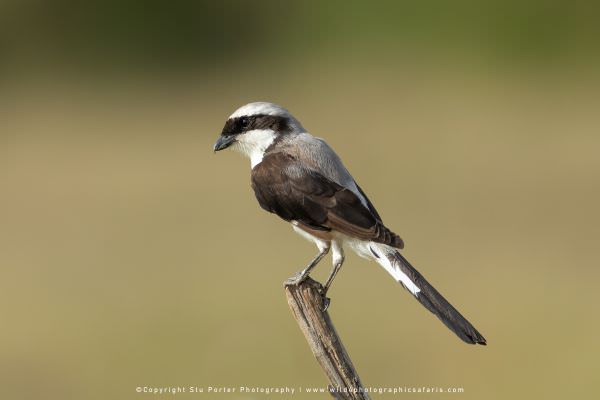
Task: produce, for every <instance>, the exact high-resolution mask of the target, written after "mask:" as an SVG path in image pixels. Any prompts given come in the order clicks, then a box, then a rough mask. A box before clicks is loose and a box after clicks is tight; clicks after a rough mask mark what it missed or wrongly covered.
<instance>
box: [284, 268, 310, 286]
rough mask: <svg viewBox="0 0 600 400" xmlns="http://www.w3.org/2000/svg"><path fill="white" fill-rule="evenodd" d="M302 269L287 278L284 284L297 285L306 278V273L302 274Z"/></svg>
mask: <svg viewBox="0 0 600 400" xmlns="http://www.w3.org/2000/svg"><path fill="white" fill-rule="evenodd" d="M302 272H303V271H300V272H298V273H296V274H294V275H292V276H290V277H289V278H287V279H286V280H285V282H284V284H285V286H298V285H299V284H301V283H302V282H304V281H305V280H306V278H308V274H303V273H302Z"/></svg>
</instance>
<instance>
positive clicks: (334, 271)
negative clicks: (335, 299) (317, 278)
mask: <svg viewBox="0 0 600 400" xmlns="http://www.w3.org/2000/svg"><path fill="white" fill-rule="evenodd" d="M334 254H335V253H334ZM335 258H337V259H336V260H335V262H334V264H333V269H332V270H331V273H330V274H329V277H328V278H327V282H325V287H323V290H322V291H321V296H323V311H326V310H327V308H328V307H329V303H330V301H331V300H330V299H329V297H327V291H328V290H329V288H330V287H331V284H332V283H333V278H335V276H336V275H337V273H338V271H339V270H340V268H342V264H343V263H344V254H340V255H339V256H338V257H335Z"/></svg>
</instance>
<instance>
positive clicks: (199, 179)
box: [0, 0, 600, 399]
mask: <svg viewBox="0 0 600 400" xmlns="http://www.w3.org/2000/svg"><path fill="white" fill-rule="evenodd" d="M598 11H599V8H598V7H597V6H596V4H594V2H585V1H559V0H556V1H545V2H541V1H533V0H525V1H512V0H510V1H488V2H475V1H454V2H445V1H433V0H429V1H422V2H358V1H350V2H348V1H346V2H340V1H328V2H310V1H302V2H277V1H260V2H245V1H221V2H204V1H182V0H179V1H171V2H160V1H145V2H133V1H123V0H122V1H114V0H107V1H87V2H80V1H65V0H63V1H52V2H50V1H42V0H18V1H17V0H14V1H11V0H4V1H1V2H0V121H1V122H0V124H1V129H0V187H1V192H0V194H1V196H0V227H1V228H0V264H1V268H0V309H1V310H0V318H1V319H0V321H1V325H2V328H1V330H0V388H1V390H2V393H3V395H2V397H6V398H11V399H17V398H23V399H39V398H45V399H66V398H73V399H106V398H110V399H130V398H141V397H152V395H148V394H137V393H136V392H135V388H136V387H137V386H151V387H163V386H178V385H180V386H219V385H224V386H234V387H237V386H285V385H287V386H293V387H298V386H302V387H312V386H324V385H325V384H326V380H325V377H324V376H323V375H322V372H321V370H320V368H319V367H318V365H317V363H316V361H315V360H314V358H313V356H312V354H310V352H309V350H308V347H307V345H306V343H305V341H304V338H303V337H302V335H301V333H300V331H299V330H298V328H297V326H296V324H295V322H294V320H293V319H292V317H291V315H290V312H289V310H288V307H287V304H286V301H285V297H284V293H283V289H282V282H283V280H284V279H285V278H286V277H288V276H290V275H291V274H292V273H294V272H295V271H297V270H298V269H300V268H301V267H303V266H304V265H305V264H306V262H307V261H308V260H309V259H310V258H311V257H312V256H314V254H315V248H314V247H313V245H312V244H310V243H308V242H306V241H304V240H303V239H301V238H300V237H299V236H297V235H295V234H294V233H293V232H292V230H291V229H290V227H289V226H288V225H286V224H284V223H282V222H281V221H279V220H278V219H277V218H276V217H274V216H270V215H267V214H266V213H264V212H263V211H262V210H260V208H259V206H258V205H257V203H256V201H255V199H254V196H253V193H252V190H251V189H250V187H249V162H248V160H245V159H243V158H242V157H240V156H239V155H237V154H233V153H227V152H224V153H219V154H218V155H216V156H215V155H213V153H212V151H211V146H212V144H213V142H214V140H215V139H216V136H217V135H218V134H219V132H220V129H221V128H222V125H223V123H224V121H225V119H226V118H227V116H228V115H229V114H230V113H231V112H233V110H234V109H236V108H237V107H239V106H240V105H242V104H244V103H247V102H249V101H257V100H267V101H273V102H277V103H279V104H282V105H283V106H285V107H287V108H289V109H290V110H291V111H292V113H294V115H295V116H296V117H298V119H299V120H301V121H302V122H303V125H304V126H305V127H306V128H307V129H308V130H309V131H310V132H311V133H313V134H315V135H316V136H320V137H324V138H326V140H327V141H328V142H329V143H330V144H331V145H332V146H333V147H334V148H335V149H336V150H337V151H338V153H339V154H340V156H341V157H342V158H343V159H344V160H345V162H346V165H347V167H348V168H349V169H350V170H351V171H352V173H353V175H354V176H355V177H356V179H357V180H358V182H359V183H360V184H361V186H362V187H363V188H364V189H365V191H366V192H367V193H368V194H369V196H370V198H371V200H372V201H373V202H374V204H375V205H376V207H377V208H378V210H379V212H380V213H381V214H382V216H383V218H384V221H385V222H386V224H387V225H388V226H389V227H391V228H392V229H393V230H394V231H396V232H397V233H399V234H400V235H401V236H402V237H403V238H404V240H405V242H406V250H405V251H404V254H405V255H406V256H407V258H408V259H410V260H411V261H413V264H414V265H415V266H416V267H417V268H419V269H420V271H421V272H422V273H423V274H424V275H425V276H426V277H428V278H429V280H430V281H431V282H432V283H433V284H434V285H435V286H436V287H437V288H439V290H440V291H441V292H442V293H443V294H445V295H446V297H447V298H448V299H449V300H450V301H451V302H452V303H453V304H454V305H455V306H456V307H457V308H458V309H459V310H461V311H462V312H463V313H464V314H465V315H466V316H467V317H468V318H469V319H470V320H471V321H473V323H474V324H475V325H476V327H477V328H478V329H479V330H480V331H481V332H482V333H483V334H484V336H485V337H486V338H487V339H488V343H489V345H488V346H487V347H485V348H484V347H473V346H467V345H465V344H463V343H461V342H460V341H459V340H458V339H457V338H456V337H454V336H453V335H452V334H451V333H450V332H449V331H448V330H447V329H446V328H445V327H444V326H443V325H442V324H440V323H439V321H437V320H436V319H435V318H434V317H433V316H432V315H430V314H429V313H428V312H426V311H425V310H424V309H423V308H422V307H421V306H420V305H419V304H418V303H417V302H416V301H414V300H413V299H411V298H410V296H409V295H408V294H407V293H405V292H404V291H403V290H402V289H401V288H400V287H399V286H398V285H397V284H396V283H395V282H394V281H393V280H392V279H391V278H390V277H389V276H387V274H386V273H385V272H384V271H383V270H382V269H381V268H380V267H378V266H377V265H376V264H373V263H368V262H366V261H364V260H362V259H359V258H358V257H356V256H355V255H353V254H350V255H349V256H348V258H347V262H346V264H345V266H344V268H343V271H342V272H341V274H340V275H339V277H338V278H337V280H336V283H335V285H334V286H333V289H332V292H331V296H332V298H333V300H332V306H331V309H330V313H331V315H332V318H333V320H334V321H335V323H336V327H337V329H338V331H339V332H340V334H341V336H342V338H343V340H344V343H345V345H346V348H347V349H348V350H349V352H350V354H351V355H352V357H353V361H354V363H355V365H356V367H357V369H358V371H359V373H360V374H361V377H362V380H363V382H364V383H365V384H366V385H368V386H375V387H381V386H383V387H387V386H401V387H403V386H408V387H421V386H428V387H463V388H464V390H465V392H464V393H462V394H433V395H425V394H402V395H398V396H396V397H403V398H410V397H415V398H450V397H452V398H458V397H460V398H462V399H481V398H486V399H506V398H547V399H562V398H565V397H567V396H568V397H571V396H572V397H584V398H589V397H591V396H593V393H594V391H596V390H597V389H596V386H597V377H598V371H599V370H598V361H597V360H598V357H600V348H599V345H598V342H597V338H598V335H599V333H600V332H599V330H600V320H599V318H598V304H599V300H600V296H599V295H598V289H597V285H598V280H599V278H600V272H599V270H598V261H597V253H598V245H599V240H600V212H599V211H598V204H600V157H599V156H598V154H599V150H600V113H599V110H600V90H599V89H600V85H599V83H600V80H599V79H598V78H599V74H598V68H599V67H600V58H599V49H598V43H599V42H598V39H599V38H600V24H598V20H599V17H600V14H599V12H598ZM329 268H330V266H329V261H328V262H327V263H325V264H323V265H322V266H320V267H319V268H318V269H317V271H316V276H317V278H320V279H323V278H324V277H325V276H326V274H327V273H328V272H329ZM171 396H172V395H162V396H155V397H161V398H162V397H171ZM177 397H183V398H223V399H260V398H265V397H266V396H264V395H254V396H246V395H240V394H230V395H227V394H221V395H206V394H204V395H198V394H196V395H194V394H191V395H190V394H180V395H177ZM277 397H279V396H278V395H271V396H270V398H277ZM372 397H373V398H392V397H393V396H389V395H375V394H374V395H373V396H372ZM293 398H297V399H309V398H319V396H316V395H308V394H305V393H303V394H298V395H295V396H294V397H293Z"/></svg>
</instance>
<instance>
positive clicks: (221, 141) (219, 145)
mask: <svg viewBox="0 0 600 400" xmlns="http://www.w3.org/2000/svg"><path fill="white" fill-rule="evenodd" d="M234 142H235V135H227V136H225V135H221V136H219V138H218V139H217V142H216V143H215V145H214V146H213V151H214V152H217V151H220V150H223V149H226V148H228V147H229V146H231V145H232V144H233V143H234Z"/></svg>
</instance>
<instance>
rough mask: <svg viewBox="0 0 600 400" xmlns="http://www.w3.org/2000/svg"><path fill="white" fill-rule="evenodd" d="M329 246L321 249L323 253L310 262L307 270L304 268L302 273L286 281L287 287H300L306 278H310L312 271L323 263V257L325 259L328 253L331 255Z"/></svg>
mask: <svg viewBox="0 0 600 400" xmlns="http://www.w3.org/2000/svg"><path fill="white" fill-rule="evenodd" d="M329 247H330V246H329V245H327V247H324V248H322V249H321V252H320V253H319V254H317V256H316V257H315V258H314V259H313V260H312V261H311V262H310V264H308V265H307V266H306V268H304V269H303V270H302V271H300V272H298V273H296V274H294V275H293V276H291V277H289V278H288V279H287V280H286V281H285V284H286V285H299V284H301V283H302V282H303V281H304V280H305V279H306V278H308V274H310V271H312V269H313V268H314V267H315V266H316V265H317V264H318V263H319V261H321V259H322V258H323V257H325V256H326V255H327V253H329Z"/></svg>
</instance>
